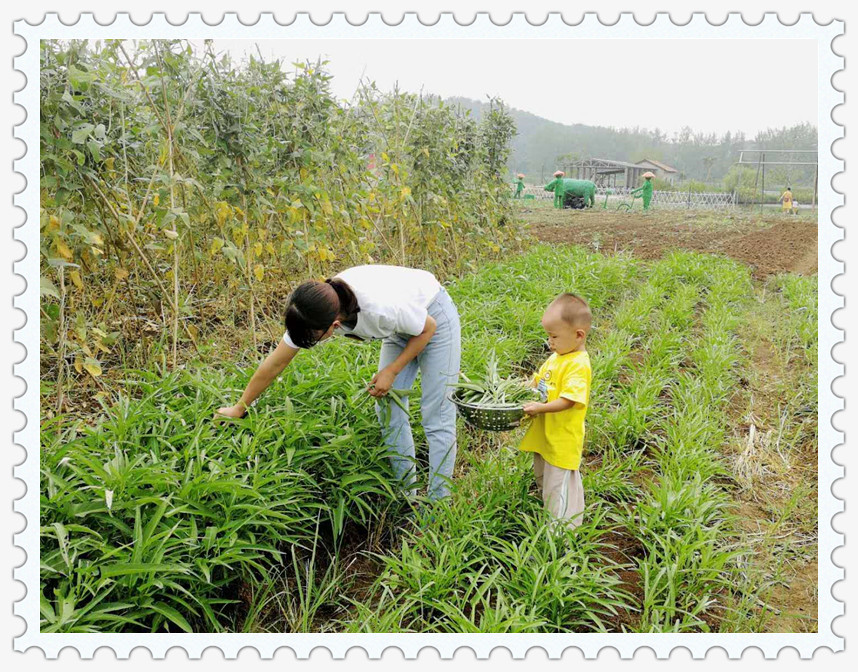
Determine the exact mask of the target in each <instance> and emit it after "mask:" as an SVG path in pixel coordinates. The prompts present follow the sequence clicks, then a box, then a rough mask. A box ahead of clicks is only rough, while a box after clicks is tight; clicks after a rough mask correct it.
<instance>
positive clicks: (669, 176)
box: [635, 159, 679, 184]
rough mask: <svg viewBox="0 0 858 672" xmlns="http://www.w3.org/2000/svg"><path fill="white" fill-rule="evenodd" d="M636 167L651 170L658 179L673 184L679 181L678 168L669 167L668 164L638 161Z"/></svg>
mask: <svg viewBox="0 0 858 672" xmlns="http://www.w3.org/2000/svg"><path fill="white" fill-rule="evenodd" d="M635 165H638V166H645V167H646V168H649V169H650V170H651V171H652V172H653V173H655V176H656V177H657V178H658V179H660V180H665V181H667V182H670V183H671V184H673V183H674V182H675V181H676V180H677V179H679V171H678V170H677V169H676V168H673V167H672V166H668V165H667V164H666V163H661V162H660V161H655V160H653V159H644V160H643V161H638V162H637V164H635Z"/></svg>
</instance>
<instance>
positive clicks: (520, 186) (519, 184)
mask: <svg viewBox="0 0 858 672" xmlns="http://www.w3.org/2000/svg"><path fill="white" fill-rule="evenodd" d="M515 177H516V181H515V193H514V194H513V195H512V197H513V198H521V192H522V191H524V173H519V174H518V175H516V176H515Z"/></svg>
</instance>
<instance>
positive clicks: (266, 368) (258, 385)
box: [216, 340, 298, 418]
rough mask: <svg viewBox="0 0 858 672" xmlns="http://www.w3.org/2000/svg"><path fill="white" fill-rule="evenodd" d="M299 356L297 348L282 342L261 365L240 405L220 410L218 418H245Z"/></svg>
mask: <svg viewBox="0 0 858 672" xmlns="http://www.w3.org/2000/svg"><path fill="white" fill-rule="evenodd" d="M297 354H298V349H297V348H293V347H291V346H289V345H286V342H285V341H282V340H281V341H280V343H279V344H278V345H277V347H276V348H275V349H274V352H272V353H271V354H270V355H268V357H266V358H265V359H264V360H263V361H262V364H260V365H259V367H258V368H257V369H256V371H255V372H254V373H253V375H252V376H251V377H250V380H249V381H248V383H247V387H245V388H244V393H243V394H242V395H241V398H240V399H239V400H238V403H237V404H235V405H234V406H225V407H223V408H219V409H218V411H217V414H216V416H217V415H222V416H225V417H227V418H241V417H243V416H244V414H245V413H247V407H248V406H250V404H252V403H253V402H254V401H255V400H256V398H257V397H258V396H259V395H260V394H262V393H263V392H265V390H266V389H267V388H268V386H269V385H270V384H271V382H272V381H273V380H274V379H275V378H276V377H277V376H279V375H280V374H281V373H282V372H283V369H285V368H286V367H287V366H288V365H289V362H291V361H292V360H293V359H294V358H295V355H297Z"/></svg>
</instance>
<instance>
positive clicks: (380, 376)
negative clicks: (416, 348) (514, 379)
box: [369, 369, 396, 398]
mask: <svg viewBox="0 0 858 672" xmlns="http://www.w3.org/2000/svg"><path fill="white" fill-rule="evenodd" d="M395 379H396V376H395V375H394V374H393V372H392V371H390V370H389V369H382V370H381V371H379V372H378V373H376V374H375V375H374V376H373V377H372V381H371V382H370V384H369V394H370V396H372V397H376V398H380V397H383V396H384V395H386V394H387V393H388V392H389V391H390V388H391V387H393V381H394V380H395Z"/></svg>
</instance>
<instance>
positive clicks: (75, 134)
mask: <svg viewBox="0 0 858 672" xmlns="http://www.w3.org/2000/svg"><path fill="white" fill-rule="evenodd" d="M94 128H95V126H94V125H93V124H88V123H83V124H81V125H80V126H78V127H77V128H76V129H75V130H74V131H72V142H73V143H74V144H76V145H82V144H83V143H85V142H86V140H87V138H88V137H89V136H90V134H91V133H92V131H93V129H94Z"/></svg>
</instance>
